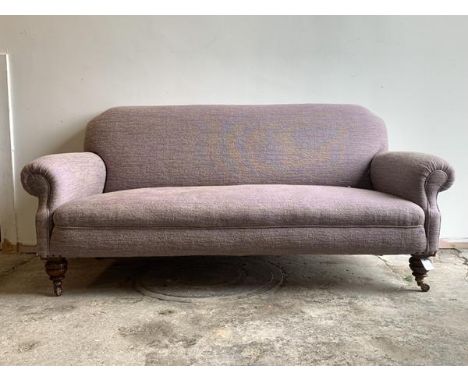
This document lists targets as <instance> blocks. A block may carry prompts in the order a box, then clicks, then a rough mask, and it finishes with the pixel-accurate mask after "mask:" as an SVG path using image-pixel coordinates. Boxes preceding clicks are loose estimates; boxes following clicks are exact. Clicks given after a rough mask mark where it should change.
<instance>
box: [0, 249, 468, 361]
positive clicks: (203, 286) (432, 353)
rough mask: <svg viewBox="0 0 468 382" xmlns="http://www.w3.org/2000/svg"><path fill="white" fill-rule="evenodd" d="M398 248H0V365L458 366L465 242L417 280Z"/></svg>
mask: <svg viewBox="0 0 468 382" xmlns="http://www.w3.org/2000/svg"><path fill="white" fill-rule="evenodd" d="M407 262H408V256H382V257H376V256H289V257H288V256H284V257H255V258H218V257H210V258H201V259H200V258H189V259H158V258H154V259H122V260H110V259H106V260H96V259H74V260H71V261H70V264H69V271H68V274H67V278H66V280H65V284H64V286H65V293H64V295H63V296H62V297H59V298H56V297H52V296H51V286H50V282H49V281H48V279H47V276H46V275H45V273H44V271H43V267H42V263H41V261H40V260H39V259H38V258H35V257H29V256H26V255H23V256H13V255H1V256H0V364H2V365H192V364H193V365H468V325H467V324H468V279H467V276H468V274H467V271H468V252H458V251H456V250H445V251H441V252H440V254H439V256H438V257H437V258H436V259H435V260H434V263H435V269H434V270H433V271H431V272H430V274H429V277H428V282H429V284H430V285H431V290H430V292H428V293H422V292H419V290H418V288H417V286H416V284H415V283H414V281H413V279H412V277H411V274H410V271H409V268H408V266H407Z"/></svg>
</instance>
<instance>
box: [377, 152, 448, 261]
mask: <svg viewBox="0 0 468 382" xmlns="http://www.w3.org/2000/svg"><path fill="white" fill-rule="evenodd" d="M371 179H372V184H373V186H374V188H375V189H376V190H379V191H382V192H387V193H389V194H392V195H396V196H399V197H400V198H404V199H407V200H411V201H412V202H413V203H416V204H418V205H419V206H421V208H422V209H423V210H424V214H425V230H426V236H427V244H426V248H425V250H424V252H425V253H434V252H436V251H437V249H438V248H439V233H440V223H441V217H440V211H439V207H438V205H437V195H438V194H439V192H440V191H444V190H446V189H448V188H449V187H450V186H451V185H452V184H453V181H454V171H453V169H452V167H451V166H450V165H449V164H448V163H447V162H446V161H445V160H443V159H441V158H438V157H436V156H434V155H427V154H420V153H410V152H386V153H382V154H379V155H377V156H376V157H375V158H374V159H373V161H372V165H371Z"/></svg>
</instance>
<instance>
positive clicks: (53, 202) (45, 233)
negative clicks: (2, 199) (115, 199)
mask: <svg viewBox="0 0 468 382" xmlns="http://www.w3.org/2000/svg"><path fill="white" fill-rule="evenodd" d="M105 181H106V167H105V164H104V162H103V161H102V159H101V158H100V157H99V156H98V155H96V154H93V153H90V152H81V153H66V154H53V155H46V156H43V157H40V158H38V159H36V160H34V161H32V162H31V163H29V164H27V165H26V166H25V167H24V168H23V170H22V171H21V182H22V184H23V187H24V189H25V190H26V191H27V192H28V193H29V194H31V195H33V196H36V197H38V198H39V204H38V210H37V213H36V233H37V251H38V255H40V256H41V257H47V256H48V254H49V238H50V233H51V231H52V228H53V222H52V215H53V212H54V211H55V210H56V209H57V208H58V207H59V206H61V205H62V204H64V203H66V202H68V201H70V200H73V199H77V198H82V197H86V196H89V195H93V194H99V193H102V191H103V189H104V184H105Z"/></svg>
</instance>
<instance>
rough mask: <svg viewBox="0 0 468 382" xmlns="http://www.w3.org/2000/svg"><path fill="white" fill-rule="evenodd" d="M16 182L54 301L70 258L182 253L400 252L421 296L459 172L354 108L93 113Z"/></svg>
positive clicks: (170, 108) (140, 109)
mask: <svg viewBox="0 0 468 382" xmlns="http://www.w3.org/2000/svg"><path fill="white" fill-rule="evenodd" d="M21 180H22V184H23V186H24V188H25V190H26V191H27V192H28V193H30V194H31V195H33V196H36V197H37V198H38V199H39V201H38V209H37V214H36V231H37V254H38V255H39V256H40V257H41V258H42V259H44V260H45V269H46V272H47V274H48V275H49V277H50V280H51V281H52V282H53V288H54V293H55V295H61V294H62V281H63V279H64V276H65V272H66V270H67V259H68V258H77V257H96V258H102V257H113V258H117V257H141V256H190V255H206V256H211V255H229V256H231V255H236V256H239V255H240V256H248V255H284V256H290V255H295V254H311V255H312V254H330V255H331V254H375V255H382V254H406V255H411V256H410V260H409V265H410V268H411V270H412V272H413V275H414V277H415V279H416V282H417V284H418V285H419V287H420V288H421V290H422V291H427V290H429V285H428V284H427V283H426V282H425V280H424V278H425V277H426V275H427V271H428V269H430V267H431V264H430V260H429V258H430V257H431V256H434V255H435V254H436V252H437V249H438V241H439V231H440V222H441V220H440V211H439V208H438V206H437V195H438V193H439V192H440V191H444V190H446V189H448V188H449V187H450V186H451V185H452V183H453V180H454V171H453V169H452V167H451V166H450V165H449V164H447V162H445V161H444V160H442V159H440V158H438V157H436V156H433V155H427V154H420V153H413V152H392V151H387V133H386V128H385V124H384V122H383V121H382V120H381V119H380V118H379V117H377V116H376V115H374V114H373V113H371V112H370V111H368V110H367V109H365V108H363V107H360V106H355V105H326V104H301V105H261V106H258V105H257V106H222V105H216V106H208V105H205V106H144V107H116V108H112V109H110V110H107V111H106V112H104V113H103V114H101V115H99V116H97V117H96V118H94V119H93V120H92V121H91V122H89V124H88V126H87V128H86V135H85V142H84V152H75V153H63V154H53V155H46V156H43V157H41V158H39V159H36V160H33V161H32V162H31V163H29V164H27V165H26V166H25V167H24V168H23V170H22V173H21Z"/></svg>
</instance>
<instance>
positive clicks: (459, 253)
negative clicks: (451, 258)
mask: <svg viewBox="0 0 468 382" xmlns="http://www.w3.org/2000/svg"><path fill="white" fill-rule="evenodd" d="M455 256H456V257H458V258H459V259H460V260H461V261H462V262H463V265H464V266H465V267H467V268H468V258H466V257H465V256H463V255H462V251H460V250H458V249H455ZM465 281H468V269H467V270H466V274H465Z"/></svg>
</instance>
